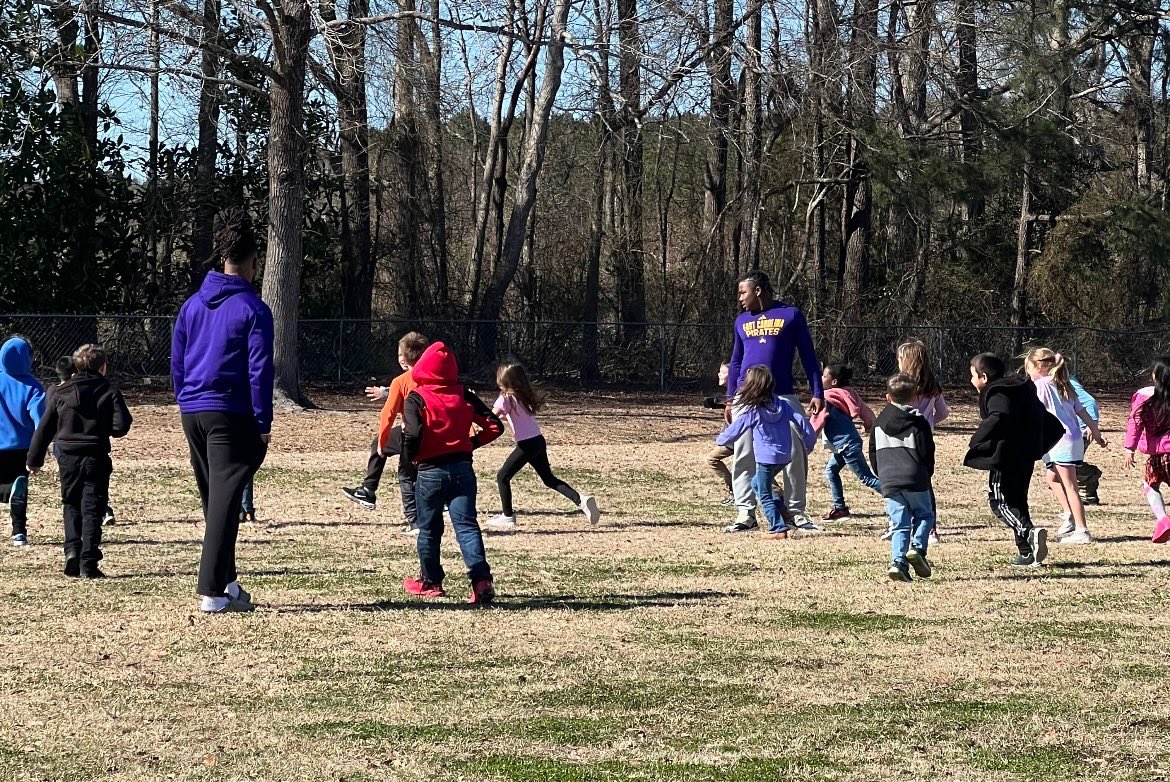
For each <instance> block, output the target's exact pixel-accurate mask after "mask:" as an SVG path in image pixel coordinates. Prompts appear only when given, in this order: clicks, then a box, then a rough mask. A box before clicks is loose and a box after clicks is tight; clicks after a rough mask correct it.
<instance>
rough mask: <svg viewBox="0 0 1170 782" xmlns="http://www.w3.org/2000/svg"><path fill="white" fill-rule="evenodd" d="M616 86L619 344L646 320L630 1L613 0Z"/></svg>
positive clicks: (634, 13)
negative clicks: (618, 106) (618, 98)
mask: <svg viewBox="0 0 1170 782" xmlns="http://www.w3.org/2000/svg"><path fill="white" fill-rule="evenodd" d="M617 11H618V29H617V33H618V68H619V72H618V82H619V89H620V90H621V96H622V110H621V112H620V119H619V128H620V129H619V131H618V139H619V145H620V146H619V149H620V151H621V152H620V154H621V166H620V167H619V169H618V170H619V171H620V173H621V176H620V178H619V180H618V183H617V185H618V186H617V198H616V199H615V201H616V202H617V215H616V221H615V222H616V228H617V235H616V236H615V237H614V245H615V246H614V264H613V265H614V272H615V277H616V283H617V295H618V316H619V318H620V319H621V322H622V342H623V344H625V345H634V344H637V343H638V342H640V341H641V339H642V335H643V333H644V332H645V326H644V325H643V324H644V323H645V322H646V249H645V244H644V238H643V233H642V231H643V225H642V220H643V217H642V188H643V171H644V167H645V156H644V154H645V153H644V148H643V143H642V127H641V120H640V117H641V113H642V35H641V32H640V30H639V29H638V8H637V1H636V0H618V1H617Z"/></svg>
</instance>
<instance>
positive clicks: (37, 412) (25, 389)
mask: <svg viewBox="0 0 1170 782" xmlns="http://www.w3.org/2000/svg"><path fill="white" fill-rule="evenodd" d="M44 414H45V387H44V386H42V385H41V383H40V381H39V380H37V379H36V378H35V377H33V374H32V349H31V348H29V345H28V343H27V342H25V341H24V340H23V339H21V338H20V337H12V338H10V339H9V340H8V341H7V342H5V343H4V346H3V347H0V451H23V450H27V449H28V446H29V443H30V442H32V436H33V432H35V431H36V430H37V424H39V423H40V422H41V416H43V415H44Z"/></svg>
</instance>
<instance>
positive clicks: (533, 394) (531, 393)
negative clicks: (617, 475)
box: [487, 362, 601, 532]
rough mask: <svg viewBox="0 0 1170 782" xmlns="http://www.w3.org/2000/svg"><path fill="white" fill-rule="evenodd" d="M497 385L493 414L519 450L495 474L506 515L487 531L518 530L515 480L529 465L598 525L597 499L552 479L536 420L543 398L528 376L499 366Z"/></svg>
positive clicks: (513, 366)
mask: <svg viewBox="0 0 1170 782" xmlns="http://www.w3.org/2000/svg"><path fill="white" fill-rule="evenodd" d="M496 385H497V386H498V387H499V389H500V396H499V397H498V398H497V399H496V401H495V404H494V405H492V407H493V412H495V414H496V415H498V416H499V417H500V419H501V420H503V421H504V423H505V424H507V426H508V428H509V429H511V430H512V435H513V437H515V438H516V447H515V448H514V449H513V450H512V453H510V454H508V458H507V459H505V460H504V464H503V466H502V467H500V471H499V472H498V473H496V485H497V486H498V487H499V489H500V505H501V506H502V510H503V512H502V513H500V515H498V516H496V517H495V518H494V519H491V520H490V521H488V522H487V526H488V528H489V529H493V530H496V531H499V532H504V531H508V530H513V529H516V512H515V511H514V510H513V509H512V479H513V478H515V477H516V474H517V473H518V472H520V470H521V469H523V468H524V465H526V464H531V465H532V469H534V470H536V474H537V475H539V476H540V479H541V480H542V481H544V485H545V486H547V487H549V488H550V489H552V490H553V491H556V492H559V493H560V494H563V495H564V496H565V497H567V498H568V499H569V500H570V501H571V502H572V503H573V504H574V505H576V506H577V507H578V508H580V509H581V512H582V513H584V514H585V518H586V519H588V520H589V523H590V524H596V523H597V521H598V519H600V518H601V511H600V510H599V509H598V507H597V499H596V498H594V497H592V496H590V495H587V494H586V495H581V494H578V493H577V492H576V490H575V489H573V487H572V486H570V485H569V484H567V483H565V482H564V481H562V480H561V479H560V478H558V477H557V476H555V475H553V471H552V467H551V466H550V465H549V463H548V446H547V444H546V443H545V441H544V436H543V435H542V434H541V433H540V426H539V425H538V424H537V423H536V419H535V418H534V417H533V415H534V414H535V413H537V412H539V411H540V408H541V407H543V406H544V394H542V393H540V392H538V391H537V390H536V389H535V388H533V387H532V381H531V380H529V379H528V373H527V372H526V371H525V370H524V367H523V366H522V365H521V364H518V363H516V362H506V363H504V364H501V365H500V368H499V369H498V370H496Z"/></svg>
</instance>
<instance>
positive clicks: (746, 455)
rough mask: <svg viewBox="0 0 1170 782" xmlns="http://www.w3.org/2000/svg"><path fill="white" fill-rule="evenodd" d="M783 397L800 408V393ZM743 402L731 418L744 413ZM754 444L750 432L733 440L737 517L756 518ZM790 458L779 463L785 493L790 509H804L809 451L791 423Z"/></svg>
mask: <svg viewBox="0 0 1170 782" xmlns="http://www.w3.org/2000/svg"><path fill="white" fill-rule="evenodd" d="M783 399H784V401H785V402H787V403H788V404H790V405H792V407H793V409H795V410H803V409H804V406H803V405H802V404H801V402H800V397H798V396H795V395H789V396H785V397H783ZM744 410H745V408H744V407H743V406H742V405H735V406H734V407H732V408H731V419H732V420H733V421H734V420H735V419H736V418H739V417H740V416H741V415H743V414H744ZM754 446H755V444H754V443H753V442H752V436H751V434H750V433H749V434H745V435H744V436H743V437H741V438H739V439H738V440H736V441H735V444H734V446H733V448H732V454H731V492H732V494H733V495H734V496H735V508H736V511H735V519H736V521H748V520H755V518H756V499H755V497H754V496H753V491H752V482H753V481H754V480H755V477H754V476H755V473H756V457H755V447H754ZM791 457H792V461H790V462H789V463H788V464H785V465H783V466H782V467H781V472H783V473H784V497H785V499H786V501H787V503H788V507H789V508H791V509H792V512H793V513H804V504H805V495H806V494H807V491H808V453H807V452H805V450H804V435H802V434H801V433H800V431H799V430H798V429H797V428H796V424H793V425H792V453H791Z"/></svg>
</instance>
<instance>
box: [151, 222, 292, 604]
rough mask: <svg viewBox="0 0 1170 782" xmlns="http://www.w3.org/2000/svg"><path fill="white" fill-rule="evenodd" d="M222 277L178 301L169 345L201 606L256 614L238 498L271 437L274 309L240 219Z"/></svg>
mask: <svg viewBox="0 0 1170 782" xmlns="http://www.w3.org/2000/svg"><path fill="white" fill-rule="evenodd" d="M215 246H216V253H217V258H218V259H219V260H220V261H221V262H222V263H223V271H222V272H219V271H215V270H213V271H210V272H208V273H207V277H205V278H204V280H203V285H202V286H201V287H200V288H199V290H198V291H197V292H196V293H195V295H193V296H192V297H191V298H189V299H187V301H186V302H184V303H183V306H182V308H181V309H180V310H179V317H178V320H177V322H176V323H175V333H174V338H173V340H172V343H171V376H172V378H173V380H174V383H175V398H176V399H177V400H178V402H179V411H180V412H181V413H182V416H183V433H184V434H186V435H187V444H188V446H189V447H190V449H191V466H192V467H193V468H194V470H195V482H196V484H197V485H198V486H199V499H200V500H201V501H202V503H203V519H204V522H205V524H204V531H203V552H202V555H201V556H200V559H199V594H200V595H201V596H202V598H203V602H202V605H201V609H202V610H203V611H205V612H208V613H224V612H229V611H250V610H252V601H251V596H250V595H249V594H248V593H247V592H245V591H244V590H243V589H241V588H240V584H239V582H238V580H237V579H238V573H237V572H236V537H237V536H238V534H239V530H240V517H239V514H240V501H241V499H242V497H243V494H244V487H245V486H247V484H248V483H249V482H250V481H251V480H252V476H253V475H255V473H256V470H257V469H259V467H260V465H261V463H263V461H264V457H265V455H266V454H267V451H268V441H269V436H270V432H271V430H272V382H273V366H272V311H271V310H269V309H268V305H267V304H265V303H264V302H263V301H261V300H260V297H259V296H257V295H256V292H255V291H254V290H253V289H252V281H253V280H254V279H255V278H256V253H257V247H256V239H255V237H254V236H253V235H252V232H251V229H250V228H249V227H248V225H247V224H246V223H244V222H242V221H237V222H234V223H231V224H228V225H225V226H224V228H222V229H221V230H220V231H219V232H218V233H217V234H216V237H215Z"/></svg>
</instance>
